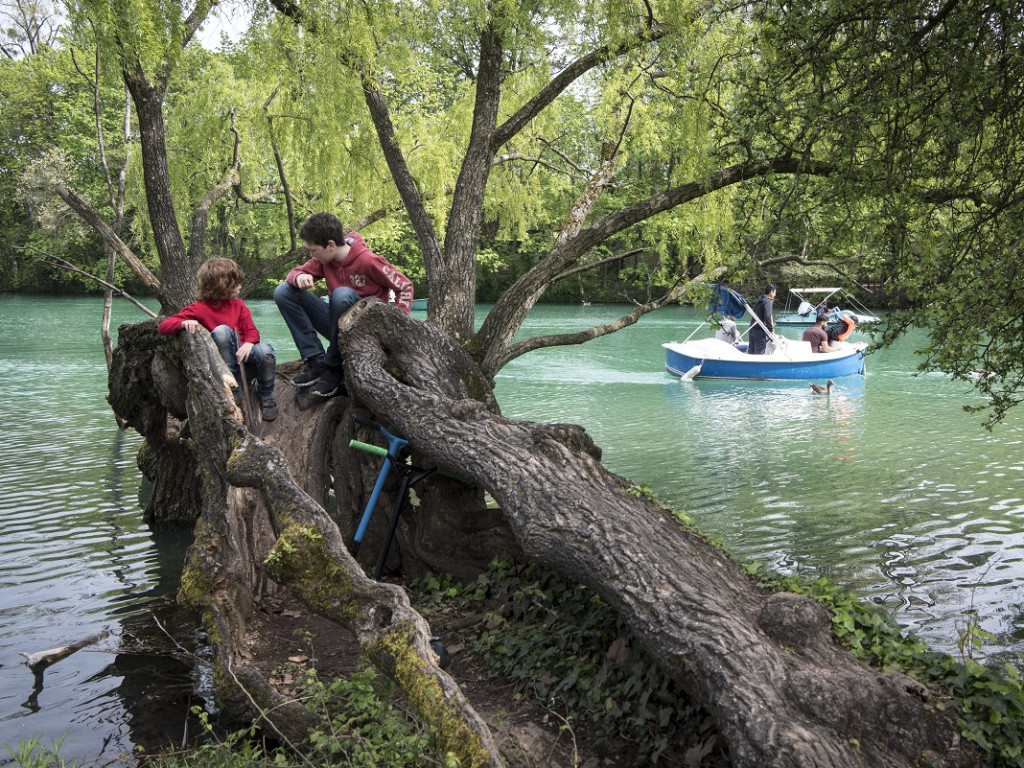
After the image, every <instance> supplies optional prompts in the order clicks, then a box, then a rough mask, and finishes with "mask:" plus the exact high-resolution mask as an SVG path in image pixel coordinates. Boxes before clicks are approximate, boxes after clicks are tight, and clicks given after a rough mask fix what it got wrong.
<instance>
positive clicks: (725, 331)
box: [715, 315, 740, 344]
mask: <svg viewBox="0 0 1024 768" xmlns="http://www.w3.org/2000/svg"><path fill="white" fill-rule="evenodd" d="M715 338H716V339H718V340H719V341H724V342H725V343H726V344H735V343H736V342H737V341H739V340H740V330H739V328H737V327H736V318H735V317H733V316H732V315H726V316H725V317H724V318H722V322H720V323H719V324H718V330H717V331H715Z"/></svg>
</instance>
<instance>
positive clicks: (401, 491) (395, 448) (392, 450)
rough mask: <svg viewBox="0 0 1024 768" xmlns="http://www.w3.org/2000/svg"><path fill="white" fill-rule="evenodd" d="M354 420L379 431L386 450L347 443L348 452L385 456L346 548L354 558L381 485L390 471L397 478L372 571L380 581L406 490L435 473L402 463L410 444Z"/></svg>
mask: <svg viewBox="0 0 1024 768" xmlns="http://www.w3.org/2000/svg"><path fill="white" fill-rule="evenodd" d="M355 420H356V421H357V422H358V423H360V424H362V425H364V426H368V427H373V428H374V429H376V430H378V431H379V432H380V433H381V434H382V435H384V437H385V438H386V439H387V441H388V447H387V448H386V449H385V448H382V447H381V446H379V445H370V444H369V443H363V442H360V441H359V440H351V441H349V447H350V448H357V449H359V450H361V451H366V452H367V453H373V454H376V455H378V456H384V464H383V465H382V466H381V468H380V472H379V473H378V475H377V482H376V483H375V484H374V486H373V492H372V493H371V494H370V499H369V501H367V502H366V509H365V510H364V511H363V516H362V518H361V519H360V520H359V527H358V528H356V533H355V536H354V537H353V538H352V545H351V546H350V547H349V551H350V552H351V553H352V555H353V556H355V555H356V554H358V552H359V547H360V545H361V544H362V542H363V536H364V535H365V534H366V529H367V527H368V526H369V525H370V518H371V517H373V510H374V508H375V507H376V506H377V499H378V498H379V497H380V493H381V490H382V489H383V488H384V483H385V481H387V479H388V475H389V473H390V470H391V468H392V467H394V469H395V472H397V473H398V475H399V478H400V479H399V485H398V496H397V498H396V499H395V507H394V510H393V511H392V513H391V520H390V521H389V522H388V532H387V535H386V536H385V538H384V545H383V547H381V552H380V556H379V557H378V558H377V565H376V567H375V568H374V569H373V578H374V579H375V580H379V579H380V576H381V574H382V573H383V572H384V561H385V560H386V559H387V556H388V552H389V551H390V549H391V542H392V541H393V540H394V538H395V530H396V529H397V528H398V516H399V515H400V514H401V512H402V505H403V504H405V501H406V499H407V498H408V496H409V489H410V488H412V486H414V485H416V483H418V482H419V481H420V480H422V479H423V478H425V477H427V476H429V475H431V474H433V473H434V472H436V471H437V470H436V468H435V467H431V468H429V469H424V468H423V467H417V466H414V465H412V464H409V463H407V462H405V461H403V460H402V459H401V458H400V457H401V454H402V452H403V451H404V450H405V449H406V448H408V447H409V442H408V441H407V440H404V439H403V438H401V437H398V436H396V435H393V434H391V433H390V432H388V431H387V430H386V429H384V427H382V426H381V425H380V424H377V423H376V422H373V421H369V420H368V419H364V418H362V417H359V416H356V417H355Z"/></svg>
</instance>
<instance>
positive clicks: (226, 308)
mask: <svg viewBox="0 0 1024 768" xmlns="http://www.w3.org/2000/svg"><path fill="white" fill-rule="evenodd" d="M185 320H198V321H199V324H200V325H201V326H203V328H205V329H206V330H208V331H212V330H213V329H214V328H216V327H217V326H218V325H226V326H229V327H230V328H233V329H234V330H235V333H237V334H238V338H239V343H241V344H246V343H249V342H251V343H253V344H257V343H259V340H260V332H259V331H258V330H256V324H255V323H254V322H253V321H252V314H250V312H249V308H248V307H247V306H245V302H244V301H242V300H241V299H225V300H224V301H197V302H196V303H195V304H189V305H188V306H187V307H185V308H184V309H183V310H181V312H179V313H178V314H176V315H171V316H170V317H168V318H167V319H166V320H164V321H162V322H161V323H160V325H159V326H157V331H158V332H159V333H160V334H161V335H162V336H173V335H174V334H176V333H177V332H178V331H180V330H181V324H182V323H183V322H184V321H185Z"/></svg>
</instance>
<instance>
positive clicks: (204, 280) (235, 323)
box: [157, 259, 277, 421]
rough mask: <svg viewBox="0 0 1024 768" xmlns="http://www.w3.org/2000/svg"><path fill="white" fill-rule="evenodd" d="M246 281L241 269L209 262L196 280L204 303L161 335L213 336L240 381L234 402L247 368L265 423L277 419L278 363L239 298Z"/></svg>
mask: <svg viewBox="0 0 1024 768" xmlns="http://www.w3.org/2000/svg"><path fill="white" fill-rule="evenodd" d="M242 277H243V275H242V269H241V267H239V266H238V264H236V263H235V262H234V261H232V260H231V259H210V260H209V261H207V262H205V263H204V264H203V266H201V267H200V268H199V273H198V274H197V275H196V291H197V293H198V294H199V301H197V302H195V303H194V304H189V305H188V306H187V307H185V308H184V309H183V310H181V312H179V313H178V314H176V315H171V316H170V317H168V318H167V319H166V320H164V321H163V322H161V323H160V325H159V326H158V327H157V331H158V332H159V333H160V334H161V335H162V336H173V335H175V334H176V333H178V332H179V331H185V332H186V333H196V332H197V331H198V330H199V329H200V328H205V329H206V330H208V331H209V332H210V335H211V336H212V337H213V342H214V344H216V345H217V349H218V351H220V354H221V357H222V358H224V362H225V363H227V366H228V368H229V369H230V371H231V373H232V375H234V377H235V382H236V385H235V386H234V387H232V392H233V393H234V395H235V401H236V402H237V401H238V398H239V390H238V384H239V383H240V382H241V381H242V372H241V366H242V365H243V364H244V365H245V373H246V376H248V377H249V379H250V380H252V379H253V378H255V379H256V384H257V387H258V391H259V396H260V413H261V414H262V416H263V420H264V421H273V420H274V419H276V418H277V403H276V402H275V401H274V373H275V371H276V369H277V357H276V356H275V354H274V348H273V347H272V346H270V345H269V344H264V343H263V342H261V341H260V332H259V331H258V330H257V329H256V324H255V323H253V321H252V314H251V313H250V312H249V308H248V307H247V306H245V303H244V302H243V301H242V300H241V299H239V298H238V294H239V293H240V292H241V290H242ZM239 341H241V344H239Z"/></svg>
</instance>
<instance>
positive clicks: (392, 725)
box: [19, 662, 454, 768]
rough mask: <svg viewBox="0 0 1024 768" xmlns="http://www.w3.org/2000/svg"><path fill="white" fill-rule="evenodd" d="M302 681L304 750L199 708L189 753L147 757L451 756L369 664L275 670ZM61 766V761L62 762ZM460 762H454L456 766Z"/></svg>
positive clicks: (390, 762)
mask: <svg viewBox="0 0 1024 768" xmlns="http://www.w3.org/2000/svg"><path fill="white" fill-rule="evenodd" d="M275 674H276V676H277V677H279V678H282V679H283V678H285V677H287V678H288V679H292V678H293V677H294V680H295V681H296V686H295V687H296V693H297V696H298V698H299V700H301V701H304V702H305V706H306V708H307V709H308V710H309V711H310V712H312V713H313V714H315V715H316V716H317V723H318V724H317V725H315V726H314V727H313V728H312V729H311V730H310V733H309V740H308V743H306V744H304V745H293V746H301V749H300V752H301V754H299V755H298V756H296V755H295V753H293V752H292V751H290V750H288V749H285V748H284V747H281V746H277V745H275V744H274V742H273V740H272V735H270V736H264V735H263V734H261V732H260V730H259V728H258V727H257V726H256V725H255V724H253V725H251V726H249V727H247V728H243V729H240V730H237V731H234V732H232V733H229V734H227V735H223V736H222V735H220V734H218V732H217V729H216V727H215V725H214V723H213V722H212V721H211V719H210V716H209V713H207V712H205V711H203V710H202V709H201V708H199V707H194V708H193V714H194V715H196V716H197V718H198V719H199V721H200V724H201V727H202V729H203V733H204V739H203V741H202V743H201V744H200V746H198V747H197V748H194V749H192V750H188V751H185V752H175V751H167V752H164V753H162V754H160V755H158V756H156V757H154V758H152V759H151V760H150V761H149V764H151V765H153V766H155V768H260V767H261V766H266V768H279V767H281V766H292V765H295V764H296V757H298V760H299V761H300V762H301V763H302V764H305V765H317V766H321V767H322V768H334V767H335V766H337V767H338V768H343V767H344V768H385V767H387V768H390V767H391V766H403V767H404V766H408V768H418V767H419V766H423V767H424V768H426V766H437V765H448V764H450V763H449V756H447V755H438V754H436V746H435V744H434V738H433V735H432V734H430V733H428V732H427V731H426V730H425V729H424V728H423V727H422V725H421V724H419V723H418V722H417V720H416V719H415V717H413V716H412V715H411V714H410V713H409V712H408V711H407V710H406V709H404V708H403V706H402V705H401V702H402V699H401V697H400V696H399V695H398V691H397V688H396V687H395V685H394V684H393V683H392V682H391V681H390V680H388V679H387V678H384V677H382V676H381V675H379V674H378V673H377V672H376V670H374V668H373V667H372V666H370V665H368V664H365V663H363V664H361V665H360V667H359V668H358V669H357V670H356V671H355V672H354V673H353V674H352V675H351V676H350V677H348V678H341V679H338V680H335V681H334V682H332V683H329V684H325V683H324V682H322V681H321V680H320V679H319V677H318V675H317V672H316V670H315V669H312V668H308V667H304V666H303V665H301V664H297V663H292V662H289V663H288V664H286V665H285V666H283V667H282V668H280V669H279V670H277V671H276V673H275ZM19 765H21V766H23V768H51V766H53V765H54V763H52V762H51V763H46V762H36V763H19ZM61 768H62V767H61ZM453 768H454V767H453Z"/></svg>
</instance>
